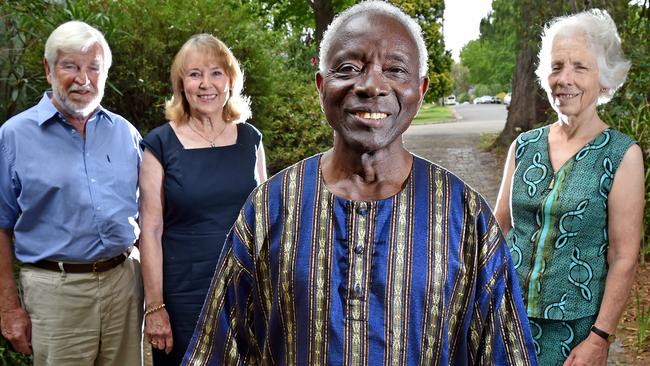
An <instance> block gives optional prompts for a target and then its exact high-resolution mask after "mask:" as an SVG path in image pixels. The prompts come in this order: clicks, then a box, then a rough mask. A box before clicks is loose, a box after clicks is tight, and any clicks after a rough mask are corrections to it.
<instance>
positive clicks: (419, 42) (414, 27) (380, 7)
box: [318, 1, 429, 77]
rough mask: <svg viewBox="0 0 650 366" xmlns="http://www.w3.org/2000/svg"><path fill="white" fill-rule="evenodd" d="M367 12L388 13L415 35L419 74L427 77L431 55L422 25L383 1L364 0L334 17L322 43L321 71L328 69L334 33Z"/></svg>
mask: <svg viewBox="0 0 650 366" xmlns="http://www.w3.org/2000/svg"><path fill="white" fill-rule="evenodd" d="M366 12H372V13H376V14H382V15H387V16H389V17H391V18H393V19H395V20H397V21H398V22H399V23H401V24H402V25H403V26H404V27H405V28H406V29H408V32H409V33H410V34H411V37H413V40H414V41H415V44H416V46H417V48H418V56H419V57H418V61H419V66H420V68H419V76H420V77H425V76H426V75H427V70H428V67H429V65H428V62H427V60H428V56H429V55H428V52H427V46H426V45H425V43H424V38H423V37H422V28H420V25H419V24H418V23H417V22H416V21H415V20H413V18H411V17H409V16H408V15H406V14H405V13H404V12H403V11H402V10H400V9H399V8H398V7H396V6H394V5H391V4H389V3H386V2H383V1H364V2H362V3H359V4H357V5H354V6H352V7H350V8H348V9H347V10H345V11H344V12H342V13H340V14H339V15H337V16H336V18H334V20H333V21H332V23H330V25H329V26H328V27H327V30H326V31H325V33H324V34H323V40H322V41H321V43H320V53H319V56H318V57H319V59H320V62H319V65H318V67H319V69H320V72H322V73H325V72H326V71H327V65H326V62H327V56H328V55H329V51H330V47H332V44H333V43H334V41H335V38H334V35H336V33H338V31H339V29H340V28H341V27H342V26H343V25H344V24H345V23H347V21H348V20H349V19H350V18H352V17H353V16H355V15H357V14H362V13H366Z"/></svg>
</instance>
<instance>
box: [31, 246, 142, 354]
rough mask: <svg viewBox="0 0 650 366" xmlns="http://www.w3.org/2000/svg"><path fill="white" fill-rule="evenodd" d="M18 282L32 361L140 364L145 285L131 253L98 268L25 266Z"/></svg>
mask: <svg viewBox="0 0 650 366" xmlns="http://www.w3.org/2000/svg"><path fill="white" fill-rule="evenodd" d="M136 255H137V254H136ZM20 281H21V285H22V288H23V305H24V306H25V310H26V311H27V313H29V316H30V318H31V321H32V349H33V351H34V354H33V358H34V365H35V366H42V365H52V366H67V365H70V366H73V365H74V366H84V365H94V366H105V365H106V366H108V365H112V366H131V365H133V366H139V365H141V363H142V347H141V344H142V343H141V340H142V312H143V289H142V277H141V273H140V262H139V261H138V259H137V258H134V257H133V254H132V256H131V257H130V258H128V259H127V260H126V261H124V263H122V264H120V265H119V266H117V267H115V268H113V269H111V270H108V271H106V272H101V273H60V272H54V271H49V270H45V269H40V268H36V267H33V266H29V265H25V266H23V267H22V268H21V273H20Z"/></svg>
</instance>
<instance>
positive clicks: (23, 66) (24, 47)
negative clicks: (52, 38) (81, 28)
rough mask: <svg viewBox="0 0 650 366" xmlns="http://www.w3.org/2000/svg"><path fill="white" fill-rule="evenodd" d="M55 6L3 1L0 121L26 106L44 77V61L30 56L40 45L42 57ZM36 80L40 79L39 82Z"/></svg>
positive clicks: (0, 9)
mask: <svg viewBox="0 0 650 366" xmlns="http://www.w3.org/2000/svg"><path fill="white" fill-rule="evenodd" d="M54 8H56V6H55V5H53V4H50V3H49V2H44V1H43V2H41V1H38V2H37V1H20V0H7V1H4V2H0V101H1V102H0V120H2V121H4V120H6V119H7V117H8V116H12V115H14V114H16V113H18V112H19V111H21V110H22V109H24V105H25V99H26V98H28V95H33V94H34V93H35V92H36V91H38V92H41V91H42V90H40V89H39V88H38V84H39V83H38V81H40V80H44V79H45V77H44V75H43V66H42V61H41V60H39V62H38V63H36V64H34V63H33V61H32V59H30V58H29V57H26V56H25V55H26V54H28V53H33V52H34V50H38V49H39V47H40V50H41V58H42V54H43V53H42V50H43V44H44V43H45V38H43V35H44V34H46V30H47V29H49V28H50V26H51V24H50V21H51V20H50V19H49V18H48V17H47V16H46V14H48V13H49V12H50V11H51V10H52V9H54ZM35 81H36V82H35Z"/></svg>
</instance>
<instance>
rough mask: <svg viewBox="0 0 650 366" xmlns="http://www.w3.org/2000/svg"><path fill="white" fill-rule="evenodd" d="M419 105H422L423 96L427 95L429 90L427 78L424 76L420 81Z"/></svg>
mask: <svg viewBox="0 0 650 366" xmlns="http://www.w3.org/2000/svg"><path fill="white" fill-rule="evenodd" d="M419 89H420V105H422V101H423V100H424V96H425V95H426V94H427V91H428V90H429V77H427V76H425V77H423V78H422V80H420V88H419Z"/></svg>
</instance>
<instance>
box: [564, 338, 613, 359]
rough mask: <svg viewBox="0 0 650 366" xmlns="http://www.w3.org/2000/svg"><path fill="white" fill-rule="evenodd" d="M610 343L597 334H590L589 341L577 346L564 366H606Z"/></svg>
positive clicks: (586, 340)
mask: <svg viewBox="0 0 650 366" xmlns="http://www.w3.org/2000/svg"><path fill="white" fill-rule="evenodd" d="M608 353H609V343H608V342H607V341H606V340H604V339H603V338H601V337H599V336H597V335H596V334H594V333H592V332H589V336H588V337H587V339H585V340H584V341H582V342H581V343H580V344H578V345H577V346H575V348H573V350H571V353H570V354H569V357H568V358H567V359H566V361H565V362H564V366H583V365H585V366H605V365H607V354H608Z"/></svg>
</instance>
